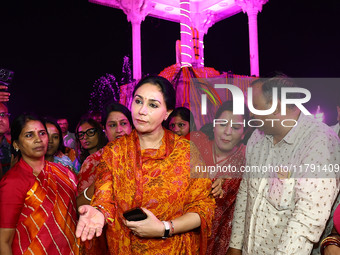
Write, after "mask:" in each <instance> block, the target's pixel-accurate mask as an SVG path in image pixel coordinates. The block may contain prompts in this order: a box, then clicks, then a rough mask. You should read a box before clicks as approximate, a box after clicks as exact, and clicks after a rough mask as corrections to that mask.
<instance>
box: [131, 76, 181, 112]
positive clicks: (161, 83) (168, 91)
mask: <svg viewBox="0 0 340 255" xmlns="http://www.w3.org/2000/svg"><path fill="white" fill-rule="evenodd" d="M146 83H150V84H153V85H157V86H158V87H159V88H160V89H161V92H162V94H163V97H164V101H165V104H166V109H167V110H173V109H175V105H176V91H175V89H174V86H173V85H172V84H171V83H170V81H168V80H167V79H165V78H164V77H162V76H146V77H145V78H143V79H141V80H140V81H139V82H138V83H137V85H136V87H135V88H134V90H133V93H132V95H133V97H134V96H135V94H136V91H137V89H139V88H140V87H141V86H142V85H144V84H146Z"/></svg>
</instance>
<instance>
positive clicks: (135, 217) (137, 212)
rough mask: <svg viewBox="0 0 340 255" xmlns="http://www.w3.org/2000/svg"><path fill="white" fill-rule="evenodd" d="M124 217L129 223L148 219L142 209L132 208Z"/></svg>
mask: <svg viewBox="0 0 340 255" xmlns="http://www.w3.org/2000/svg"><path fill="white" fill-rule="evenodd" d="M123 216H124V218H125V219H127V220H128V221H140V220H145V219H146V218H147V217H148V216H147V215H146V213H145V212H144V211H143V210H142V209H141V208H140V207H136V208H132V209H130V210H128V211H126V212H124V213H123Z"/></svg>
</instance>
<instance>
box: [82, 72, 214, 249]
mask: <svg viewBox="0 0 340 255" xmlns="http://www.w3.org/2000/svg"><path fill="white" fill-rule="evenodd" d="M175 96H176V92H175V90H174V88H173V86H172V84H171V83H170V82H169V81H168V80H166V79H165V78H163V77H159V76H155V77H154V76H149V77H146V78H144V79H142V80H141V81H140V82H139V83H138V84H137V85H136V87H135V89H134V92H133V101H132V106H131V113H132V120H133V124H134V126H135V130H133V131H132V132H131V134H130V135H128V136H123V137H121V138H120V139H118V140H117V141H115V143H110V144H109V145H108V146H105V148H104V152H103V156H102V160H101V161H100V163H99V165H98V166H97V169H96V171H97V178H96V181H95V194H94V196H93V198H92V201H91V205H92V206H90V205H83V206H81V207H79V209H78V212H79V213H80V219H79V222H78V225H77V231H76V235H77V237H81V240H82V241H85V240H91V239H92V238H93V237H94V236H95V235H96V236H99V235H101V234H102V229H103V226H104V224H105V223H106V224H107V232H106V237H107V242H108V247H109V254H199V253H201V254H204V253H205V249H206V244H207V237H208V234H209V232H210V226H211V221H212V217H213V214H214V206H215V203H214V199H213V198H212V196H211V195H210V187H211V180H210V179H208V178H191V175H190V170H193V171H194V168H195V166H196V165H201V164H202V161H201V160H200V157H199V153H198V151H197V150H196V149H195V148H192V149H190V142H189V141H188V140H187V139H184V138H183V137H180V136H177V135H175V134H174V133H172V132H171V131H169V130H166V129H163V127H162V122H163V121H165V120H166V119H167V118H168V116H169V114H170V113H171V111H172V110H173V109H174V108H175V102H176V98H175ZM190 156H191V160H190ZM135 207H141V208H142V210H143V212H144V213H145V214H146V219H144V220H140V221H128V220H125V218H124V217H123V213H124V212H126V211H127V210H130V209H132V208H135Z"/></svg>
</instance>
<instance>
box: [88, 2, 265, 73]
mask: <svg viewBox="0 0 340 255" xmlns="http://www.w3.org/2000/svg"><path fill="white" fill-rule="evenodd" d="M89 1H90V2H92V3H96V4H100V5H104V6H109V7H113V8H118V9H122V10H123V11H124V13H125V14H126V15H127V18H128V20H129V21H131V24H132V32H133V38H132V39H133V58H132V60H133V77H134V79H139V78H140V77H141V51H140V24H141V22H142V21H143V20H144V18H145V17H146V16H147V15H149V16H152V17H155V18H159V19H165V20H169V21H173V22H178V23H182V24H183V25H181V26H180V27H181V29H182V31H183V33H181V37H182V35H185V36H184V37H185V39H184V38H181V40H182V44H183V45H185V49H184V48H183V47H182V50H183V57H184V59H183V65H185V66H191V65H196V66H204V38H203V37H204V34H206V33H207V32H208V29H209V28H210V27H211V26H212V25H214V24H215V23H216V22H219V21H221V20H223V19H226V18H228V17H230V16H233V15H235V14H237V13H239V12H241V11H242V10H243V11H244V12H246V13H247V14H248V18H249V50H250V62H251V64H250V66H251V72H250V74H251V75H255V76H259V63H258V40H257V13H258V12H259V11H261V8H262V5H263V4H265V3H266V2H267V1H268V0H89ZM188 11H189V13H188ZM189 19H191V23H187V22H188V21H189ZM184 24H185V25H184ZM187 25H188V26H189V27H190V28H191V27H193V28H194V29H197V31H198V38H199V44H198V45H199V59H198V60H196V58H193V56H194V53H193V52H192V49H193V45H192V42H191V43H190V42H188V41H186V40H187V39H188V37H186V36H189V34H188V32H190V33H191V31H189V27H188V26H187ZM195 38H196V37H195ZM183 39H184V40H183ZM190 40H191V38H190ZM138 45H139V46H138ZM190 48H191V51H190ZM189 51H190V52H189ZM190 56H191V57H190ZM189 59H191V61H190V60H189Z"/></svg>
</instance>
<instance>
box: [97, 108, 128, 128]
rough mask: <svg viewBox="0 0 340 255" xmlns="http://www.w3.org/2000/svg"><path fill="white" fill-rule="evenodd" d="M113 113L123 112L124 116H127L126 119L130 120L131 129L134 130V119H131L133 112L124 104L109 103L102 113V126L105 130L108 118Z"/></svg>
mask: <svg viewBox="0 0 340 255" xmlns="http://www.w3.org/2000/svg"><path fill="white" fill-rule="evenodd" d="M111 112H121V113H122V114H124V115H125V117H126V118H127V119H128V121H129V123H130V125H131V127H132V128H133V123H132V117H131V112H130V110H129V109H128V108H127V107H125V106H124V105H122V104H119V103H113V102H111V103H108V104H107V105H105V107H104V109H103V112H102V125H103V127H104V128H105V127H106V122H107V118H108V117H109V115H110V113H111Z"/></svg>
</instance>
